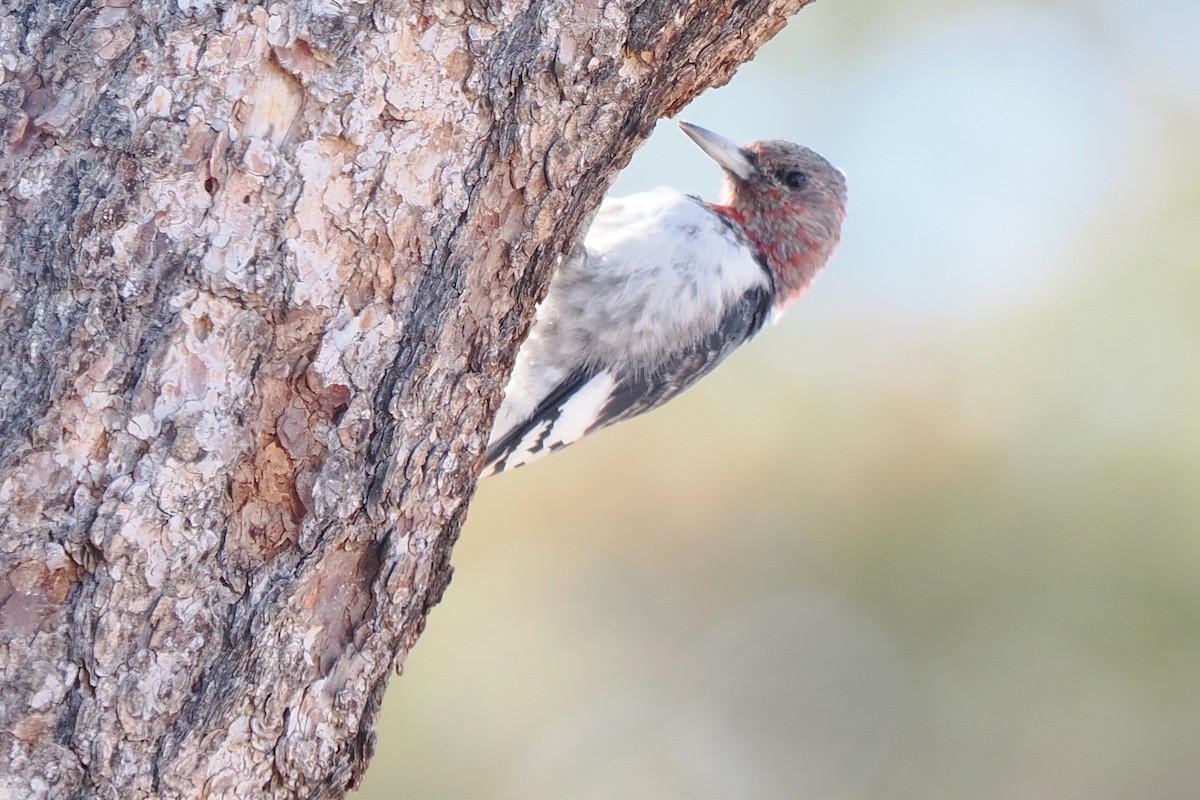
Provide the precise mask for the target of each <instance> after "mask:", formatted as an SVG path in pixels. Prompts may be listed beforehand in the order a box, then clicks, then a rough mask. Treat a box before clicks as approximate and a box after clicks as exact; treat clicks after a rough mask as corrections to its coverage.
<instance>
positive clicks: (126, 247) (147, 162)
mask: <svg viewBox="0 0 1200 800" xmlns="http://www.w3.org/2000/svg"><path fill="white" fill-rule="evenodd" d="M805 2H806V0H758V1H755V0H751V1H750V2H741V1H739V0H719V1H718V2H712V3H705V4H691V5H684V6H680V5H679V4H678V3H667V2H663V0H645V1H644V2H637V0H626V1H625V2H617V3H608V2H601V1H600V0H595V1H594V2H589V1H588V0H585V1H584V2H580V3H546V2H532V3H510V4H492V3H479V2H472V1H471V0H467V1H466V2H463V0H458V2H446V3H441V4H412V5H410V4H407V3H397V2H386V0H385V2H380V3H376V4H374V5H358V4H342V5H330V4H323V3H312V4H309V3H303V2H295V3H274V4H272V5H270V7H269V8H263V7H261V6H257V5H252V4H248V3H242V2H233V3H229V4H225V5H222V6H217V5H213V4H212V3H210V2H208V0H180V2H179V4H178V5H179V8H178V9H176V8H175V6H174V5H170V6H168V5H165V4H161V3H156V2H151V0H132V2H122V3H113V4H110V5H99V4H97V5H81V4H76V3H68V4H52V3H29V4H28V5H27V6H9V7H7V8H6V9H3V10H0V51H2V52H3V53H5V56H4V59H3V60H2V61H0V65H2V66H0V79H2V83H0V102H2V104H3V107H4V109H5V110H4V112H3V116H2V117H0V136H2V137H3V141H4V142H5V145H6V146H5V148H4V149H3V151H2V153H0V193H2V195H0V197H2V200H0V226H2V236H3V250H2V251H0V397H3V402H2V405H0V629H2V630H3V635H2V636H0V670H2V672H3V680H4V690H3V693H2V696H0V723H2V724H0V739H3V750H4V752H6V753H8V754H9V757H10V761H9V767H8V769H7V771H6V774H5V775H4V777H2V778H0V787H2V788H0V792H2V791H7V792H10V793H12V794H13V796H22V797H31V798H33V797H73V796H74V797H82V796H88V797H111V798H117V797H120V798H136V797H186V796H198V795H203V796H206V797H214V798H215V797H237V798H246V797H291V796H306V797H338V796H341V795H342V794H343V793H344V792H345V791H346V790H347V788H348V787H350V786H353V785H355V784H356V783H357V781H358V780H359V778H360V777H361V775H362V773H363V770H364V769H365V766H366V762H367V759H368V758H369V756H370V753H371V750H372V745H373V738H374V733H373V726H374V723H375V719H376V716H377V713H378V709H379V703H380V700H381V697H382V694H383V690H384V688H385V686H386V683H387V679H388V676H389V674H390V670H391V669H392V668H394V667H399V666H400V665H401V664H402V663H403V661H404V658H405V656H406V654H407V653H408V651H409V649H410V648H411V647H412V645H413V643H414V642H415V641H416V639H417V637H418V636H419V634H420V632H421V630H422V627H423V626H424V624H425V617H426V614H427V613H428V611H429V609H430V607H431V606H433V605H434V604H435V603H436V602H437V601H438V599H439V597H440V596H441V593H442V591H443V590H444V588H445V586H446V584H447V582H448V580H449V577H450V566H449V553H450V548H451V545H452V543H453V541H454V538H455V536H456V535H457V533H458V530H459V527H460V525H461V522H462V520H463V517H464V514H465V512H466V508H467V502H468V500H469V498H470V495H471V492H472V490H473V488H474V481H475V475H476V472H477V470H478V468H479V462H480V458H481V455H482V447H483V443H484V440H485V437H486V434H487V430H488V427H489V424H490V421H491V418H492V415H493V413H494V412H495V409H496V406H497V402H498V398H499V395H500V392H501V390H502V387H503V384H504V380H505V376H506V374H507V371H508V369H509V368H510V366H511V362H512V359H513V355H514V353H515V349H516V347H517V344H518V342H519V341H520V339H521V337H522V336H523V334H524V331H525V330H526V328H527V326H528V323H529V320H530V318H531V314H532V309H533V307H534V304H535V302H536V299H537V298H538V297H539V295H540V293H541V292H542V291H543V289H544V285H545V283H546V281H547V279H548V276H549V272H550V269H551V268H552V265H553V262H554V259H555V257H556V255H557V254H558V253H559V252H561V251H562V250H563V249H564V247H565V246H566V243H568V242H570V241H572V239H573V237H574V236H575V235H576V233H577V231H578V229H579V227H580V225H581V224H582V221H583V220H584V219H585V218H586V216H587V214H588V212H589V210H590V209H592V208H594V207H595V205H596V204H597V202H598V201H599V198H600V197H601V195H602V194H603V192H604V190H605V188H606V187H607V185H608V183H609V181H610V180H611V179H612V177H613V176H614V174H615V173H616V171H617V170H618V169H619V167H621V166H622V165H624V164H625V163H627V161H628V159H629V157H630V155H631V153H632V152H633V150H634V148H635V147H636V146H637V145H638V144H639V143H640V142H641V141H642V139H643V138H644V137H645V136H646V135H647V134H648V132H649V131H650V130H651V128H652V127H653V125H654V122H655V121H656V120H657V119H658V118H659V117H660V116H662V115H664V114H671V113H674V112H675V111H677V110H678V109H679V108H680V107H682V106H683V105H684V104H685V103H686V102H687V101H689V100H690V99H692V98H693V97H694V96H695V95H696V94H698V93H699V92H700V91H701V90H703V89H704V88H706V87H708V86H711V85H714V84H719V83H723V82H724V81H726V80H727V79H728V78H729V77H730V75H731V74H732V72H733V70H734V68H735V67H736V66H737V65H738V64H739V63H741V62H743V61H745V60H746V59H748V58H750V57H751V55H752V54H753V52H754V50H755V48H756V47H757V46H758V45H760V44H761V43H762V42H764V41H765V40H766V39H768V38H769V37H770V36H771V35H772V34H773V33H775V32H776V31H777V30H778V29H779V28H780V27H781V26H782V25H783V23H784V21H785V20H786V18H787V17H788V16H789V15H790V14H792V13H793V12H795V11H796V10H797V9H798V8H799V7H800V6H802V5H804V3H805Z"/></svg>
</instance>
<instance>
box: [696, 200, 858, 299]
mask: <svg viewBox="0 0 1200 800" xmlns="http://www.w3.org/2000/svg"><path fill="white" fill-rule="evenodd" d="M709 205H710V206H711V207H712V209H713V210H714V211H716V212H717V213H718V214H720V215H722V216H723V217H725V218H726V219H728V220H729V221H730V222H732V223H733V224H735V225H737V226H738V228H739V229H741V231H742V232H743V233H744V234H745V235H746V238H747V239H749V240H750V242H751V243H752V244H753V245H754V247H755V249H756V250H757V251H758V254H759V256H760V257H761V258H762V260H763V261H765V262H766V265H767V268H768V269H770V270H771V274H772V276H773V277H774V279H775V297H776V302H777V303H778V304H779V305H780V306H781V307H782V306H786V305H788V304H790V303H792V302H793V301H795V300H797V299H798V298H799V297H800V295H802V294H803V293H804V290H805V289H807V288H808V286H809V284H811V283H812V282H813V278H815V277H816V275H817V273H818V272H820V270H821V268H822V267H823V266H825V262H826V261H828V260H829V257H830V256H831V255H833V251H834V249H835V248H836V247H837V244H838V231H837V230H836V229H834V230H832V231H831V230H829V229H828V226H827V225H825V224H823V223H822V222H821V220H820V219H817V218H815V217H812V216H811V215H808V214H806V213H804V212H803V211H802V210H801V211H799V212H794V213H790V214H788V215H786V216H785V217H782V218H781V217H779V216H775V217H764V216H762V215H760V214H751V215H749V216H747V214H746V213H745V212H743V211H742V210H740V209H738V208H737V207H735V206H733V205H722V204H719V203H710V204H709ZM781 219H787V220H788V224H786V225H780V224H779V223H780V222H781ZM756 222H757V224H756Z"/></svg>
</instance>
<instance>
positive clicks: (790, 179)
mask: <svg viewBox="0 0 1200 800" xmlns="http://www.w3.org/2000/svg"><path fill="white" fill-rule="evenodd" d="M779 179H780V181H782V182H783V185H784V186H786V187H787V188H789V189H801V188H803V187H804V184H806V183H808V176H807V175H805V174H804V173H803V172H800V171H799V170H792V171H791V172H784V173H782V174H781V175H780V176H779Z"/></svg>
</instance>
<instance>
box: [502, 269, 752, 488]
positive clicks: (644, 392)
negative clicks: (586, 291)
mask: <svg viewBox="0 0 1200 800" xmlns="http://www.w3.org/2000/svg"><path fill="white" fill-rule="evenodd" d="M771 303H772V292H771V288H770V286H769V285H766V284H764V285H762V286H756V287H753V288H751V289H749V290H747V291H746V292H745V293H744V294H742V295H741V297H740V298H739V299H738V300H737V302H735V303H732V304H731V305H730V306H729V307H728V308H727V310H726V312H725V314H724V315H723V316H722V317H720V318H719V319H718V322H717V324H716V325H715V326H714V327H713V328H712V329H711V330H710V331H708V332H707V333H703V334H702V335H700V336H698V337H696V338H694V339H693V340H692V341H691V342H690V343H688V344H687V345H686V346H684V347H683V348H681V349H680V350H678V351H677V352H675V353H673V354H671V355H670V356H668V357H667V358H664V359H663V360H661V361H660V362H659V363H658V364H656V365H655V367H654V368H653V369H641V370H636V371H629V372H625V373H621V372H618V371H614V370H613V369H610V368H608V367H606V366H605V365H603V364H598V365H587V366H583V367H580V368H578V369H576V370H575V371H574V372H572V373H570V374H569V375H567V377H566V378H565V379H563V381H562V382H560V383H559V384H558V385H557V386H555V387H554V388H553V389H552V390H551V391H550V392H548V393H547V394H546V396H545V397H544V398H543V399H542V400H541V401H540V402H539V403H538V404H537V405H536V407H535V408H534V410H533V411H532V413H530V414H529V415H527V416H526V417H525V418H524V420H523V421H521V422H519V423H518V424H516V425H514V426H512V427H510V428H509V429H508V430H507V431H504V432H500V433H499V435H498V436H497V437H496V438H495V439H493V441H491V442H489V444H488V451H487V466H486V467H485V469H484V471H483V475H484V476H486V475H491V474H494V473H497V472H503V471H504V470H506V469H512V468H513V467H518V466H521V465H522V464H527V463H529V462H530V461H535V460H537V459H538V458H541V457H542V456H544V455H546V454H548V453H551V452H553V451H555V450H558V449H559V448H562V447H565V446H567V445H569V444H571V443H573V442H575V441H578V440H579V439H581V438H583V437H584V436H586V435H587V434H589V433H592V432H593V431H597V430H599V429H600V428H603V427H606V426H608V425H611V424H613V423H614V422H619V421H621V420H623V419H629V418H630V417H635V416H637V415H638V414H642V413H644V412H646V411H650V410H651V409H654V408H657V407H659V406H661V405H662V404H663V403H666V402H667V401H668V400H670V399H671V398H673V397H675V396H676V395H678V394H679V393H680V392H682V391H683V390H685V389H687V388H688V387H689V386H691V385H692V384H694V383H695V382H696V381H698V380H700V378H702V377H704V376H705V375H707V374H708V373H709V372H712V370H713V369H714V368H715V367H716V366H717V365H718V364H720V363H721V362H722V361H723V360H725V358H726V357H727V356H728V355H729V354H730V353H732V352H733V351H734V350H736V349H737V348H738V347H739V346H740V345H742V344H743V343H745V342H746V341H747V340H748V339H750V338H751V337H752V336H754V334H756V333H758V331H759V330H760V329H761V328H762V326H763V323H764V322H765V321H766V319H767V316H768V314H769V312H770V310H771Z"/></svg>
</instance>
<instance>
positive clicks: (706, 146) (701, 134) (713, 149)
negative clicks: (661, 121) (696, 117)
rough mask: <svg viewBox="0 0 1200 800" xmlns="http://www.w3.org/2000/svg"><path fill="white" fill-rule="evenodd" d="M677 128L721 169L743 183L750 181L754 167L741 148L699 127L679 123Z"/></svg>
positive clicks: (687, 123)
mask: <svg viewBox="0 0 1200 800" xmlns="http://www.w3.org/2000/svg"><path fill="white" fill-rule="evenodd" d="M679 127H680V128H683V132H684V133H686V134H687V135H688V136H690V137H691V139H692V141H693V142H695V143H696V144H698V145H699V146H700V149H701V150H703V151H704V152H705V153H707V154H708V157H709V158H711V159H712V160H713V161H715V162H717V163H718V164H720V165H721V168H722V169H724V170H726V171H727V172H730V173H732V174H733V175H736V176H737V177H739V178H741V179H742V180H744V181H748V180H750V176H751V175H753V174H754V165H753V164H751V163H750V159H748V158H746V154H745V153H743V152H742V148H740V147H738V146H737V145H736V144H734V143H733V142H731V141H729V140H728V139H726V138H725V137H724V136H720V135H718V134H715V133H713V132H712V131H710V130H705V129H704V128H701V127H700V126H699V125H693V124H691V123H690V122H683V121H680V123H679Z"/></svg>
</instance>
